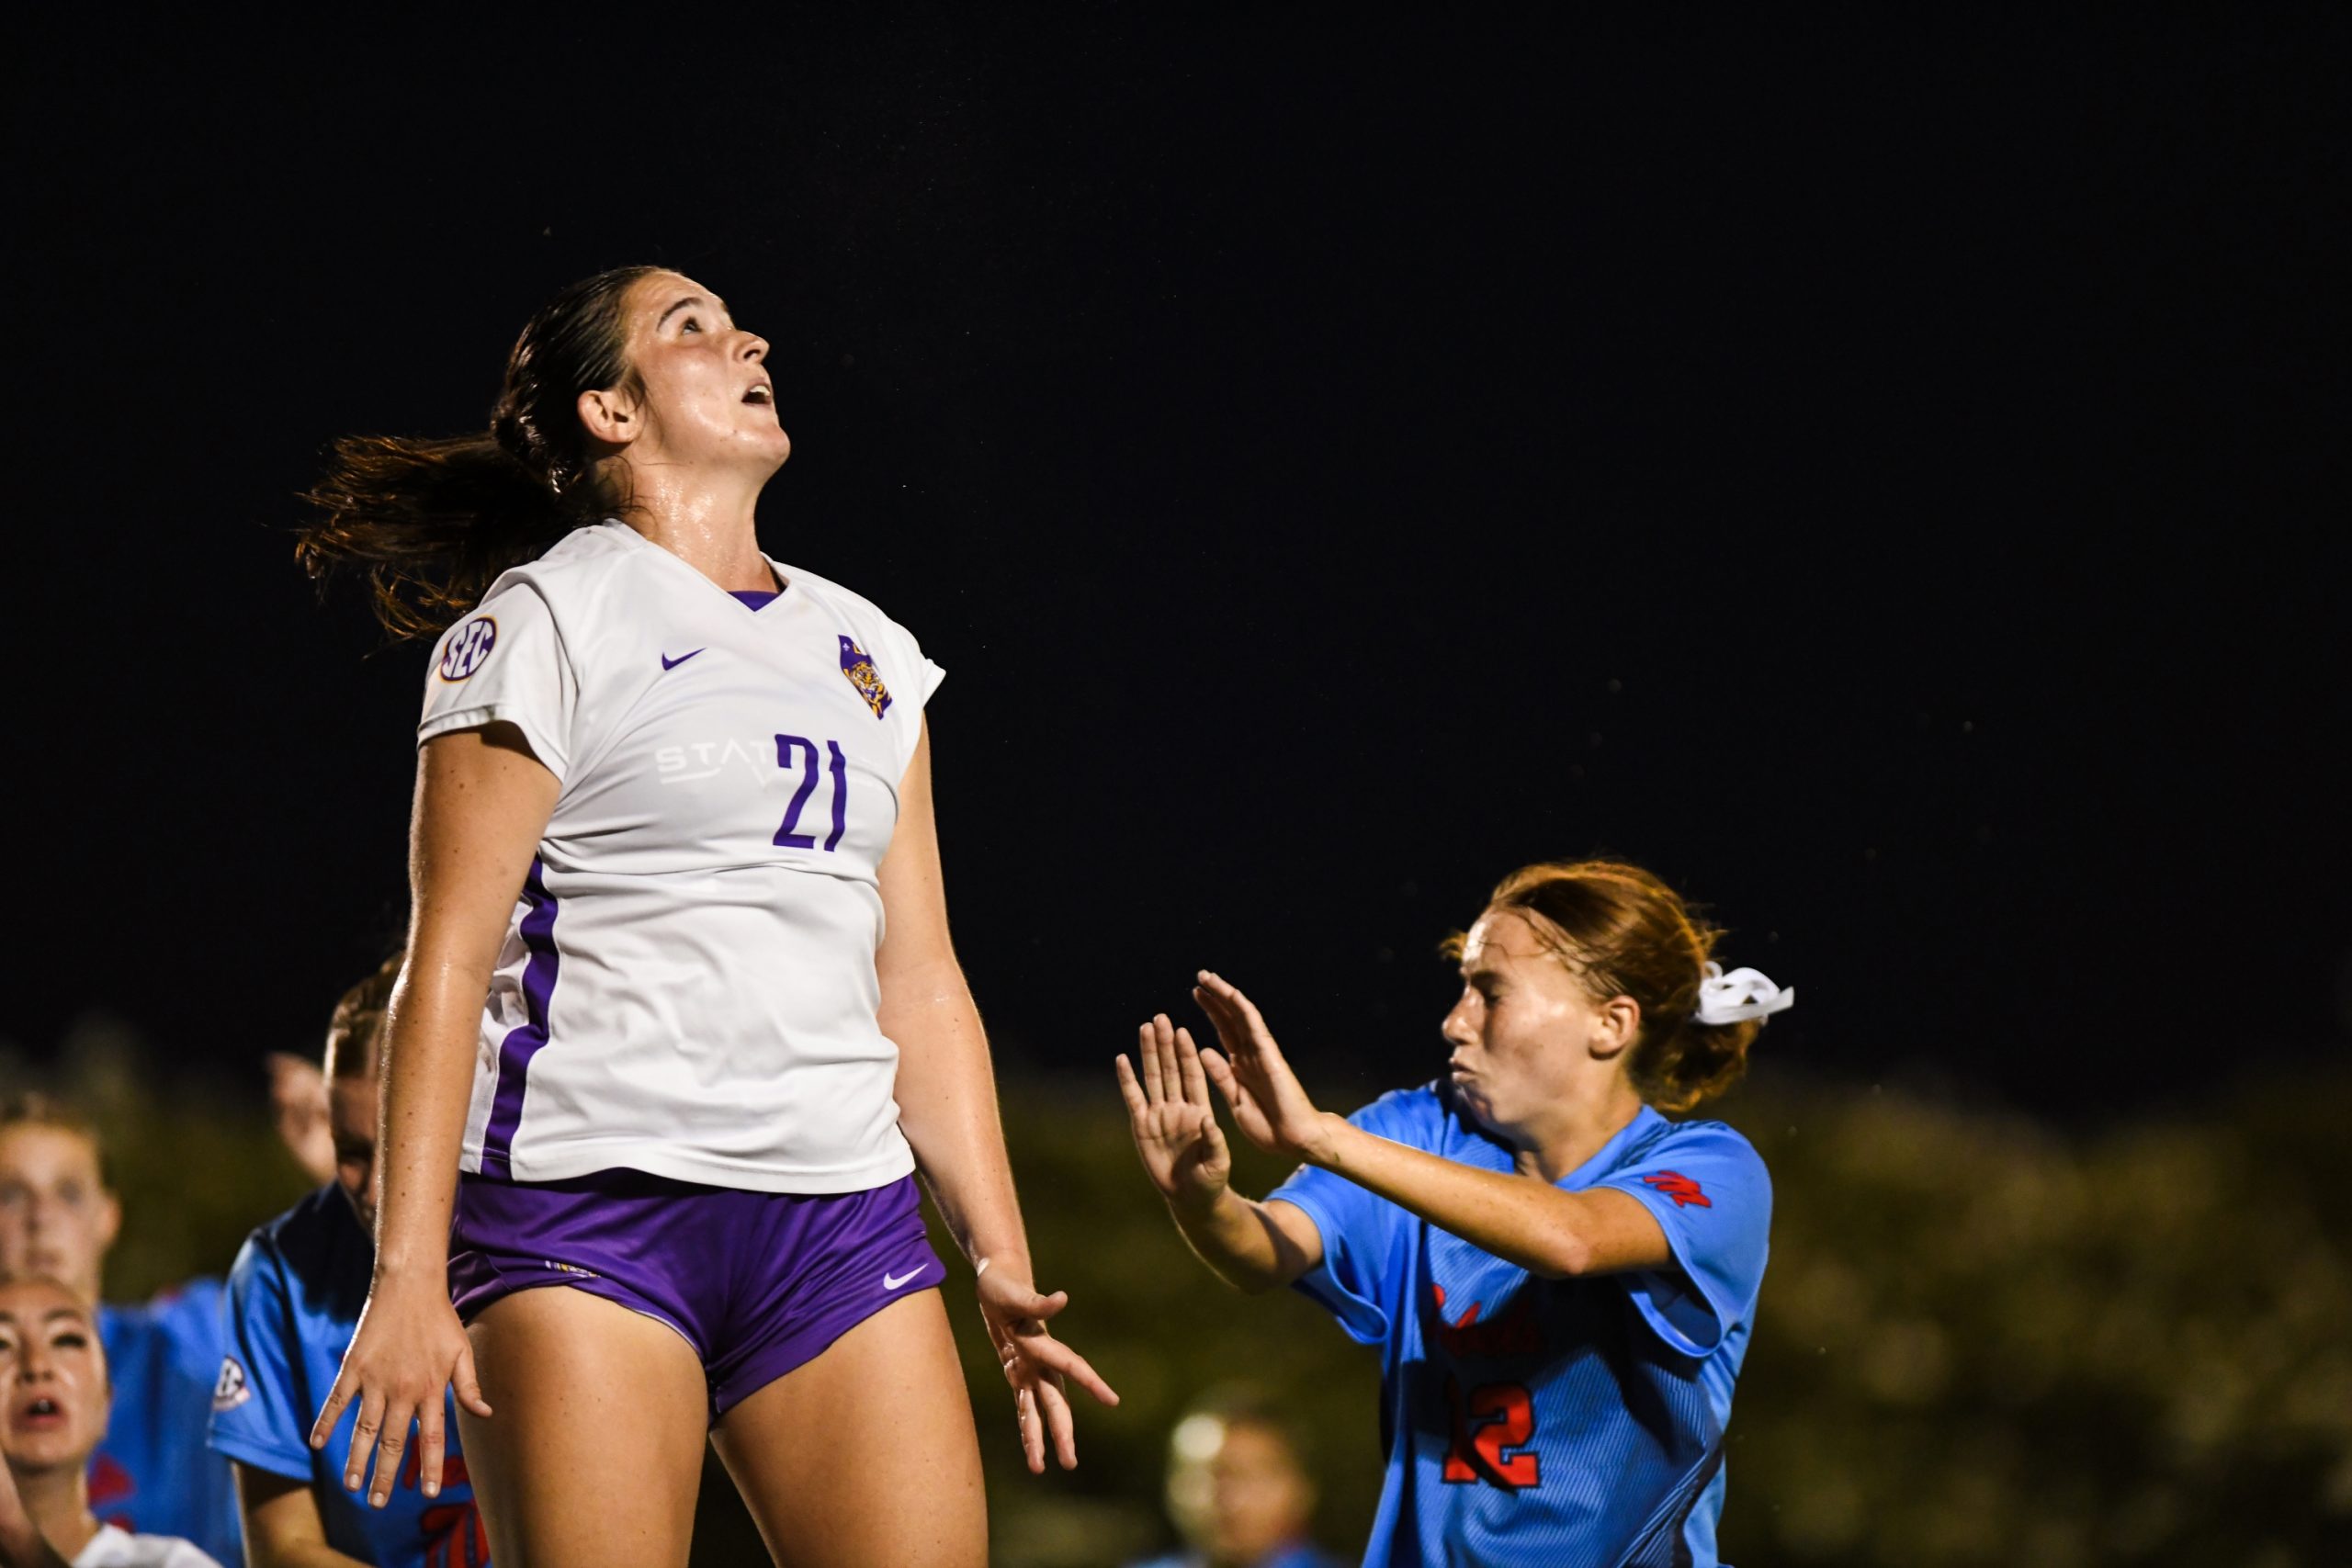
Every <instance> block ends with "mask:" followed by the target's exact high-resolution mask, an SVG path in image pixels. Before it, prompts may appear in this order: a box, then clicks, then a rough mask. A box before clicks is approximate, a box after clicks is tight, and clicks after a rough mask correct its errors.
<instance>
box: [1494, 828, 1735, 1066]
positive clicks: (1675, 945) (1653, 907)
mask: <svg viewBox="0 0 2352 1568" xmlns="http://www.w3.org/2000/svg"><path fill="white" fill-rule="evenodd" d="M1488 907H1489V908H1496V909H1510V910H1514V911H1516V912H1517V913H1518V914H1519V915H1520V916H1521V917H1522V918H1523V919H1526V921H1527V923H1528V924H1529V925H1530V926H1531V927H1532V928H1533V929H1534V931H1535V932H1536V934H1537V935H1538V936H1539V937H1540V938H1541V939H1542V940H1543V941H1544V944H1545V945H1546V946H1547V947H1549V948H1551V949H1552V951H1553V952H1554V953H1556V954H1558V956H1559V957H1560V958H1561V960H1562V961H1563V962H1565V963H1566V964H1567V965H1568V967H1569V968H1570V969H1571V970H1572V971H1574V972H1575V973H1576V975H1577V976H1578V978H1579V979H1581V980H1582V981H1583V983H1584V986H1585V988H1586V990H1587V991H1588V992H1589V994H1590V995H1591V997H1592V998H1593V999H1594V1000H1596V1001H1605V1000H1607V999H1608V998H1611V997H1631V998H1634V1001H1635V1002H1637V1003H1638V1004H1640V1006H1641V1010H1642V1029H1641V1033H1640V1034H1639V1035H1638V1036H1637V1037H1636V1038H1635V1040H1634V1048H1633V1052H1632V1055H1631V1056H1630V1058H1629V1059H1628V1063H1627V1068H1626V1070H1627V1072H1628V1073H1629V1074H1630V1075H1631V1077H1632V1078H1633V1082H1634V1089H1635V1090H1636V1091H1637V1092H1638V1093H1639V1094H1640V1095H1641V1097H1642V1098H1643V1099H1644V1100H1646V1101H1648V1102H1649V1103H1650V1104H1652V1105H1654V1106H1656V1107H1657V1108H1658V1109H1659V1110H1660V1111H1688V1110H1690V1109H1691V1108H1692V1107H1693V1106H1695V1105H1698V1104H1699V1103H1700V1102H1701V1101H1702V1100H1710V1099H1712V1098H1713V1097H1714V1096H1716V1095H1718V1094H1721V1093H1723V1092H1724V1090H1725V1089H1729V1088H1731V1086H1732V1085H1734V1084H1736V1083H1737V1082H1738V1081H1739V1079H1740V1077H1741V1075H1743V1074H1744V1073H1746V1072H1747V1051H1748V1047H1749V1046H1751V1045H1753V1044H1754V1043H1756V1035H1757V1032H1758V1030H1759V1029H1761V1028H1762V1027H1763V1024H1762V1022H1761V1021H1759V1020H1757V1019H1743V1020H1741V1021H1738V1022H1736V1023H1713V1024H1710V1023H1701V1022H1700V1021H1698V1019H1697V1018H1696V1017H1695V1016H1694V1015H1695V1014H1696V1013H1697V1011H1698V1008H1699V982H1700V981H1701V980H1702V978H1704V977H1705V970H1704V965H1705V964H1706V963H1707V960H1708V959H1709V957H1710V956H1712V955H1713V952H1714V947H1715V942H1716V941H1717V940H1718V939H1719V938H1721V936H1722V935H1723V932H1722V931H1718V930H1717V929H1716V928H1715V927H1713V926H1712V925H1709V924H1707V923H1706V922H1705V921H1703V920H1701V919H1697V918H1696V917H1694V916H1693V915H1692V914H1691V910H1690V908H1689V907H1688V906H1686V905H1685V904H1684V903H1683V902H1682V897H1681V896H1680V895H1679V894H1678V893H1676V892H1675V891H1674V889H1673V888H1671V887H1668V886H1667V885H1666V884H1665V883H1663V882H1661V881H1659V880H1658V879H1657V877H1655V876H1653V875H1651V874H1649V873H1648V872H1646V871H1644V870H1643V869H1641V867H1639V866H1634V865H1623V864H1620V863H1615V862H1611V861H1574V862H1566V861H1552V862H1545V863H1540V864H1536V865H1530V866H1522V867H1521V868H1520V869H1519V870H1517V871H1514V872H1512V873H1511V874H1510V875H1509V876H1506V877H1504V878H1503V880H1502V881H1501V883H1500V884H1499V885H1498V886H1496V888H1495V892H1494V897H1493V898H1492V899H1491V900H1489V905H1488Z"/></svg>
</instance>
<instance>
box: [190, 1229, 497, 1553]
mask: <svg viewBox="0 0 2352 1568" xmlns="http://www.w3.org/2000/svg"><path fill="white" fill-rule="evenodd" d="M374 1268H375V1247H374V1245H373V1244H372V1243H371V1242H370V1241H369V1240H368V1234H367V1233H366V1232H365V1231H363V1230H361V1229H360V1228H359V1220H358V1216H357V1215H356V1214H354V1213H352V1212H351V1204H350V1202H349V1201H347V1200H346V1199H345V1197H344V1195H343V1192H342V1190H341V1189H339V1188H337V1187H335V1186H334V1185H333V1184H332V1183H330V1184H329V1185H327V1186H325V1187H322V1188H321V1189H319V1190H317V1191H316V1192H313V1193H311V1195H310V1196H309V1197H308V1198H305V1199H303V1200H302V1201H300V1203H297V1204H295V1205H294V1207H292V1208H291V1209H288V1211H287V1212H286V1213H283V1214H280V1215H278V1216H277V1218H276V1219H274V1220H272V1221H270V1222H269V1224H266V1225H264V1226H262V1227H261V1229H259V1230H257V1231H255V1232H254V1234H253V1235H251V1236H249V1237H248V1238H246V1241H245V1245H244V1248H243V1251H241V1252H239V1253H238V1254H237V1263H236V1267H235V1268H233V1269H231V1270H230V1271H229V1351H228V1357H227V1359H225V1360H224V1361H223V1362H222V1363H221V1365H220V1386H219V1388H218V1389H217V1390H216V1391H215V1392H214V1394H213V1399H212V1446H213V1447H214V1448H215V1449H217V1450H220V1452H221V1453H223V1454H226V1455H228V1456H229V1458H231V1459H233V1460H236V1461H239V1462H241V1463H243V1464H249V1465H252V1466H253V1467H254V1468H255V1469H256V1470H266V1471H268V1472H272V1473H273V1474H277V1475H283V1476H285V1477H287V1478H288V1479H289V1480H294V1481H307V1482H309V1483H311V1495H312V1496H314V1497H316V1498H317V1499H318V1502H319V1515H320V1517H321V1518H322V1519H323V1520H324V1521H325V1524H326V1532H327V1540H328V1541H329V1543H330V1544H332V1545H333V1546H334V1548H335V1549H336V1550H337V1551H345V1552H348V1553H350V1554H351V1555H352V1556H354V1557H356V1558H358V1559H360V1560H361V1561H362V1562H374V1563H376V1564H378V1565H379V1568H482V1565H483V1564H485V1563H487V1562H489V1561H490V1542H489V1538H488V1537H487V1536H486V1535H485V1534H484V1533H483V1530H482V1525H481V1514H480V1513H478V1512H477V1511H476V1510H475V1507H474V1494H473V1487H472V1486H471V1485H470V1484H469V1483H468V1481H467V1478H466V1461H465V1459H464V1457H463V1456H462V1455H461V1454H460V1453H459V1452H458V1418H457V1405H456V1401H455V1400H454V1399H451V1400H449V1403H448V1404H447V1408H446V1409H445V1410H444V1411H443V1417H444V1429H445V1430H446V1431H447V1433H448V1450H449V1451H448V1460H447V1465H446V1466H445V1467H444V1469H443V1471H442V1476H441V1482H442V1485H441V1495H440V1496H438V1497H435V1498H432V1499H430V1500H428V1499H427V1498H426V1497H425V1495H424V1492H423V1490H422V1489H421V1488H420V1487H419V1485H418V1474H417V1456H416V1447H415V1444H414V1442H413V1440H412V1441H411V1443H410V1446H409V1450H408V1460H407V1462H406V1464H405V1465H404V1467H403V1468H402V1469H401V1474H400V1479H399V1482H398V1483H397V1484H395V1485H394V1486H393V1488H392V1495H391V1497H390V1501H388V1502H387V1503H386V1504H385V1505H384V1506H382V1507H381V1508H371V1507H369V1506H368V1504H367V1499H366V1497H365V1496H364V1495H360V1494H356V1493H351V1492H346V1491H345V1490H344V1486H343V1469H344V1465H345V1462H347V1461H348V1460H349V1459H350V1457H351V1427H352V1422H353V1421H354V1419H355V1418H356V1417H355V1416H354V1414H353V1412H352V1411H350V1410H345V1412H344V1414H343V1419H342V1420H341V1421H339V1422H338V1423H337V1424H336V1426H335V1432H334V1438H332V1439H331V1440H330V1441H329V1442H328V1444H327V1446H326V1447H325V1448H324V1449H322V1450H312V1449H311V1443H310V1436H311V1422H312V1421H313V1420H314V1419H316V1418H317V1416H318V1413H319V1406H320V1405H322V1404H325V1403H326V1396H327V1391H328V1390H329V1389H331V1388H333V1387H334V1378H335V1372H336V1371H338V1370H339V1369H340V1368H341V1367H342V1365H343V1353H344V1351H345V1348H348V1347H349V1345H350V1344H351V1336H352V1333H353V1331H354V1330H355V1329H356V1328H357V1327H358V1325H359V1309H360V1308H361V1307H362V1306H364V1305H365V1304H366V1303H367V1301H368V1276H369V1275H370V1273H372V1272H373V1270H374ZM445 1397H446V1396H445ZM412 1438H413V1433H412Z"/></svg>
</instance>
